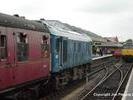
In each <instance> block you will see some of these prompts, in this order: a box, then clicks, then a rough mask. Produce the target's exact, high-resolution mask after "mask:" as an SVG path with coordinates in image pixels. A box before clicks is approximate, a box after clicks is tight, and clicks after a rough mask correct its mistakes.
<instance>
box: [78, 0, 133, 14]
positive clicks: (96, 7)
mask: <svg viewBox="0 0 133 100" xmlns="http://www.w3.org/2000/svg"><path fill="white" fill-rule="evenodd" d="M132 4H133V1H127V0H94V1H93V3H92V4H91V5H89V4H88V5H86V6H84V7H82V8H80V11H85V12H90V13H120V12H125V11H127V10H128V11H129V10H130V11H131V10H133V7H132Z"/></svg>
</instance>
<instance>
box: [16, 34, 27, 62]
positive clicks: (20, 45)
mask: <svg viewBox="0 0 133 100" xmlns="http://www.w3.org/2000/svg"><path fill="white" fill-rule="evenodd" d="M17 58H18V61H26V60H27V59H28V38H27V34H25V33H18V34H17Z"/></svg>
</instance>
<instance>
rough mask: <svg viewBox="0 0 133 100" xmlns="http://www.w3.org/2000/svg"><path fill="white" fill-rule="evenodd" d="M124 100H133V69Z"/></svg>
mask: <svg viewBox="0 0 133 100" xmlns="http://www.w3.org/2000/svg"><path fill="white" fill-rule="evenodd" d="M122 100H133V69H132V71H131V74H130V77H129V80H128V83H127V86H126V89H125V92H124V94H123V98H122Z"/></svg>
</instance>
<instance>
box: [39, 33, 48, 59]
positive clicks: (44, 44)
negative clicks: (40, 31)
mask: <svg viewBox="0 0 133 100" xmlns="http://www.w3.org/2000/svg"><path fill="white" fill-rule="evenodd" d="M41 41H42V43H41V52H42V58H48V57H49V43H48V41H49V37H48V36H47V35H42V37H41Z"/></svg>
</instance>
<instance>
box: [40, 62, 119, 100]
mask: <svg viewBox="0 0 133 100" xmlns="http://www.w3.org/2000/svg"><path fill="white" fill-rule="evenodd" d="M112 62H115V63H116V61H114V60H110V61H105V62H102V63H99V64H98V65H97V66H95V67H93V68H92V72H91V73H89V74H88V78H89V79H88V80H89V82H90V87H88V89H91V88H92V87H94V86H95V85H96V83H98V82H99V81H100V80H101V79H102V78H103V77H104V76H105V75H106V76H107V75H108V74H109V73H108V72H107V71H109V72H111V71H112V70H114V67H112V68H110V66H111V65H114V63H112ZM85 82H86V81H85V80H84V79H83V80H80V81H77V82H74V83H71V84H69V85H68V86H65V87H63V88H62V89H60V90H57V91H54V92H53V93H50V94H49V95H47V96H45V97H43V98H41V99H40V100H60V99H62V100H74V99H75V97H74V96H75V95H73V96H72V95H71V96H68V97H67V96H66V95H69V94H73V93H72V92H73V91H74V90H76V89H77V88H78V89H77V91H82V90H83V89H84V84H85ZM91 84H93V86H91ZM85 86H86V85H85ZM79 87H81V88H79ZM76 94H78V93H76ZM73 97H74V98H73Z"/></svg>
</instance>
